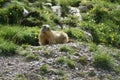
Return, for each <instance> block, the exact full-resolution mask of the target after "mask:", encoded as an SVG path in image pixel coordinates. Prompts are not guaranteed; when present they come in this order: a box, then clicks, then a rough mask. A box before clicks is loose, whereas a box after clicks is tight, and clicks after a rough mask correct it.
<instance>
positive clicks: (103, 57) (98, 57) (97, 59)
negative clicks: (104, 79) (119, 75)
mask: <svg viewBox="0 0 120 80" xmlns="http://www.w3.org/2000/svg"><path fill="white" fill-rule="evenodd" d="M93 59H94V60H93V64H94V66H95V67H97V68H101V69H105V70H111V69H112V68H113V61H112V59H111V56H110V55H109V54H107V53H104V52H103V53H100V52H99V53H96V54H95V55H94V58H93Z"/></svg>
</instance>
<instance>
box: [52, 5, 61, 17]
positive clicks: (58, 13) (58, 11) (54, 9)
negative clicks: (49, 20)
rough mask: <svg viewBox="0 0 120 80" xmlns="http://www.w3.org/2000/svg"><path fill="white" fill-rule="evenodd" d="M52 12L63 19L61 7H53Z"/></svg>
mask: <svg viewBox="0 0 120 80" xmlns="http://www.w3.org/2000/svg"><path fill="white" fill-rule="evenodd" d="M51 9H52V11H53V12H54V13H55V14H56V15H58V16H59V17H61V14H62V13H61V6H52V7H51Z"/></svg>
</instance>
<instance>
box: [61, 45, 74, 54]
mask: <svg viewBox="0 0 120 80" xmlns="http://www.w3.org/2000/svg"><path fill="white" fill-rule="evenodd" d="M60 51H61V52H69V54H73V53H74V52H76V50H75V49H72V48H70V47H67V46H65V45H63V46H61V47H60Z"/></svg>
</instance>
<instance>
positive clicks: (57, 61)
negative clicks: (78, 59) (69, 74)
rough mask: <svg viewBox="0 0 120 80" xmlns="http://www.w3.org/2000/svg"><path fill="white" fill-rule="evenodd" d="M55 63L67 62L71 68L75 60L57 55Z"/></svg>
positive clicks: (73, 66)
mask: <svg viewBox="0 0 120 80" xmlns="http://www.w3.org/2000/svg"><path fill="white" fill-rule="evenodd" d="M56 63H58V64H67V66H68V67H69V68H71V69H73V68H75V62H74V61H73V60H71V59H69V58H64V57H58V58H57V59H56Z"/></svg>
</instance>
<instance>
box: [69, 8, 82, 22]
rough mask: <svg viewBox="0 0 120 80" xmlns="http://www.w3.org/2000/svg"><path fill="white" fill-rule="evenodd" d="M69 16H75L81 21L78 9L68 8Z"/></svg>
mask: <svg viewBox="0 0 120 80" xmlns="http://www.w3.org/2000/svg"><path fill="white" fill-rule="evenodd" d="M69 14H71V15H73V16H77V17H78V20H79V21H81V20H82V16H81V14H80V10H79V9H78V8H76V7H69Z"/></svg>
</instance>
